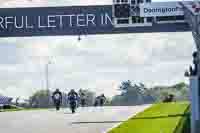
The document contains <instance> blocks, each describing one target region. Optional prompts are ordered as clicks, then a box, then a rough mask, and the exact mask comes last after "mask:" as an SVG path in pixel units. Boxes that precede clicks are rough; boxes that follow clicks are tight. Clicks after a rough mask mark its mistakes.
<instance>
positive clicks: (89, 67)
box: [0, 0, 195, 97]
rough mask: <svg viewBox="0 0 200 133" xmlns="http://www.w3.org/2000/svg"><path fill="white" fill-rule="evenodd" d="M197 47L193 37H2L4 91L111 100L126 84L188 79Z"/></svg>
mask: <svg viewBox="0 0 200 133" xmlns="http://www.w3.org/2000/svg"><path fill="white" fill-rule="evenodd" d="M0 2H1V7H20V6H55V5H57V6H60V5H62V6H64V5H65V6H66V5H77V4H81V5H83V4H84V5H85V4H87V5H88V4H109V3H111V1H108V0H101V1H99V2H97V0H0ZM193 50H195V45H194V42H193V40H192V35H191V33H154V34H123V35H93V36H84V37H82V40H81V41H80V42H79V41H77V36H74V37H72V36H57V37H26V38H23V37H21V38H0V93H2V94H4V95H8V96H13V97H17V96H22V97H27V96H30V95H31V94H32V93H33V92H35V91H36V90H38V89H41V88H45V87H46V84H45V64H46V63H47V62H48V60H51V64H50V65H49V82H50V83H49V86H50V88H52V89H55V88H62V90H64V91H67V90H68V89H71V88H74V89H78V88H80V87H82V88H90V89H91V90H93V91H96V92H97V93H98V94H99V93H105V94H106V95H107V96H112V95H114V94H116V93H117V89H118V86H119V83H120V82H121V81H123V80H128V79H129V80H132V81H134V82H144V83H145V84H147V85H148V86H153V85H171V84H175V83H177V82H181V81H187V79H185V78H184V71H185V69H186V68H187V67H188V65H189V64H190V63H191V60H192V57H191V54H192V51H193Z"/></svg>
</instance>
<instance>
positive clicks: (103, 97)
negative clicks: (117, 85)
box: [99, 94, 106, 106]
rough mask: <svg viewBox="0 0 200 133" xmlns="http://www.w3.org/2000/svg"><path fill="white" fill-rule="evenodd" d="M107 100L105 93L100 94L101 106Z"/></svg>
mask: <svg viewBox="0 0 200 133" xmlns="http://www.w3.org/2000/svg"><path fill="white" fill-rule="evenodd" d="M105 101H106V97H105V95H104V94H102V95H101V96H100V100H99V104H100V106H103V105H104V103H105Z"/></svg>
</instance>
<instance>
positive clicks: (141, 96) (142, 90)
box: [111, 80, 154, 105]
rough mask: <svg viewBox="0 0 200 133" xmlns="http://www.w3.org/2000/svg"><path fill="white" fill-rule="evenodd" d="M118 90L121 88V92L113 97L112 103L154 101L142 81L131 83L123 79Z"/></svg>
mask: <svg viewBox="0 0 200 133" xmlns="http://www.w3.org/2000/svg"><path fill="white" fill-rule="evenodd" d="M119 90H121V94H120V95H117V96H114V97H113V99H112V102H111V103H112V105H138V104H145V103H152V102H153V101H154V98H153V96H151V95H150V93H149V92H150V91H149V90H148V89H147V87H146V86H145V85H144V84H143V83H139V84H134V85H132V82H131V81H130V80H127V81H123V82H122V83H121V84H120V86H119Z"/></svg>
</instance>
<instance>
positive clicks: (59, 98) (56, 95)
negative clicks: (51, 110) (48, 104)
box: [52, 89, 62, 110]
mask: <svg viewBox="0 0 200 133" xmlns="http://www.w3.org/2000/svg"><path fill="white" fill-rule="evenodd" d="M52 99H53V102H54V105H55V106H56V110H59V109H60V105H61V103H62V93H61V92H60V90H59V89H56V91H54V92H53V95H52Z"/></svg>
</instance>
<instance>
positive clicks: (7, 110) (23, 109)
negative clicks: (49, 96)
mask: <svg viewBox="0 0 200 133" xmlns="http://www.w3.org/2000/svg"><path fill="white" fill-rule="evenodd" d="M47 109H48V108H20V109H2V110H0V112H15V111H34V110H35V111H36V110H47Z"/></svg>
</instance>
